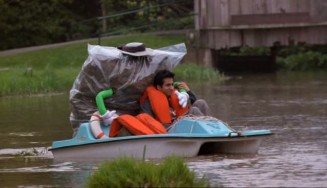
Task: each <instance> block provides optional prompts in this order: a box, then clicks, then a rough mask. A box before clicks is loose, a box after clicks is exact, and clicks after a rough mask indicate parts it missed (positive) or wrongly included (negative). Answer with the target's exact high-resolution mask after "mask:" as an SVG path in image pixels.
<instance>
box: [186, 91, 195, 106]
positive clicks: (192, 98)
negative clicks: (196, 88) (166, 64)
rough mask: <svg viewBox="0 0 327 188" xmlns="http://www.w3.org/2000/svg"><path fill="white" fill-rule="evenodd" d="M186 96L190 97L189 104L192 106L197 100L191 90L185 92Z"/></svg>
mask: <svg viewBox="0 0 327 188" xmlns="http://www.w3.org/2000/svg"><path fill="white" fill-rule="evenodd" d="M187 94H188V96H190V102H191V104H193V103H194V102H195V101H196V100H197V98H196V96H195V94H194V93H193V92H192V91H191V90H190V91H187Z"/></svg>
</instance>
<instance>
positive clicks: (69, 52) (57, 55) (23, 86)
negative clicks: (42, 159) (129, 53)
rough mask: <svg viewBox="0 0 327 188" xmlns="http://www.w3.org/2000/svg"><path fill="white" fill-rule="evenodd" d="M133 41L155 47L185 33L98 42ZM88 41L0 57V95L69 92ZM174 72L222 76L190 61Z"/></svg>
mask: <svg viewBox="0 0 327 188" xmlns="http://www.w3.org/2000/svg"><path fill="white" fill-rule="evenodd" d="M132 41H141V42H143V43H145V44H146V46H147V47H150V48H153V49H156V48H161V47H165V46H170V45H174V44H178V43H183V42H185V36H184V35H172V36H155V35H133V36H125V37H114V38H110V39H103V40H102V44H101V45H102V46H119V45H121V44H125V43H128V42H132ZM87 44H93V45H96V44H97V40H96V39H95V40H94V41H88V42H86V41H84V42H81V43H73V44H68V45H65V46H59V47H53V48H47V49H41V50H36V51H30V52H25V53H19V54H16V55H8V56H2V57H0V62H1V63H0V82H1V83H2V84H1V86H0V97H1V96H11V95H33V94H40V93H43V94H46V93H52V92H67V93H68V92H69V90H70V89H71V87H72V86H73V83H74V81H75V78H76V77H77V75H78V73H79V72H80V70H81V68H82V65H83V63H84V61H85V60H86V58H87V56H88V54H87ZM189 64H190V65H189ZM174 72H176V73H177V74H181V76H180V78H183V79H189V78H193V79H211V80H212V79H215V80H218V81H219V80H222V79H223V75H222V74H220V73H219V72H218V71H216V70H214V69H210V68H205V67H202V66H199V65H195V64H192V63H191V62H187V64H181V65H178V66H177V67H176V68H175V70H174ZM195 76H196V77H195Z"/></svg>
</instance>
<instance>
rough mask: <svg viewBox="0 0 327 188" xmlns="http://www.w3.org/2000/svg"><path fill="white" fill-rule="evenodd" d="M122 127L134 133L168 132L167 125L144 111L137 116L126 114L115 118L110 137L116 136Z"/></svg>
mask: <svg viewBox="0 0 327 188" xmlns="http://www.w3.org/2000/svg"><path fill="white" fill-rule="evenodd" d="M122 127H126V128H127V129H128V131H130V132H131V133H132V134H133V135H146V134H166V133H167V130H166V129H165V127H164V126H163V125H162V124H161V123H160V122H158V121H157V120H155V119H154V118H152V117H151V116H150V115H149V114H146V113H142V114H139V115H137V116H136V117H134V116H131V115H128V114H124V115H120V116H119V117H117V118H116V119H114V120H113V121H112V123H111V126H110V133H109V137H116V136H117V135H118V133H119V131H120V129H121V128H122Z"/></svg>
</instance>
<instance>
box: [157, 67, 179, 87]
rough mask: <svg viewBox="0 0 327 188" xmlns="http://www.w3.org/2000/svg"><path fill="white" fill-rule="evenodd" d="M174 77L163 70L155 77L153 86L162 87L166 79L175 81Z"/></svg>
mask: <svg viewBox="0 0 327 188" xmlns="http://www.w3.org/2000/svg"><path fill="white" fill-rule="evenodd" d="M174 76H175V74H174V73H172V72H170V71H169V70H161V71H159V72H157V74H156V75H155V77H154V80H153V86H154V87H156V86H157V85H160V86H162V85H163V82H164V79H165V78H172V79H174Z"/></svg>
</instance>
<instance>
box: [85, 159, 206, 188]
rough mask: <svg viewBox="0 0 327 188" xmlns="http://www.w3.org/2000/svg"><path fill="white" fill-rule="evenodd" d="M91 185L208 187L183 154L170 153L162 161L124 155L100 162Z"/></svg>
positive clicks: (89, 183)
mask: <svg viewBox="0 0 327 188" xmlns="http://www.w3.org/2000/svg"><path fill="white" fill-rule="evenodd" d="M87 185H88V187H91V188H92V187H94V188H98V187H102V188H103V187H209V186H210V185H209V182H208V180H206V179H205V178H201V179H198V178H196V176H195V173H194V172H193V171H190V170H189V168H188V167H187V165H186V164H185V163H184V160H183V159H182V158H180V157H167V158H166V159H164V160H163V161H162V162H161V163H160V164H155V163H153V162H145V161H138V160H135V159H132V158H121V159H117V160H114V161H107V162H105V163H103V164H102V165H100V167H99V169H98V170H97V171H96V172H95V173H94V174H92V175H91V176H90V177H89V179H88V182H87Z"/></svg>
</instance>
